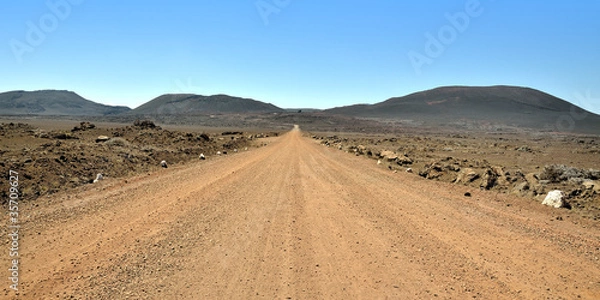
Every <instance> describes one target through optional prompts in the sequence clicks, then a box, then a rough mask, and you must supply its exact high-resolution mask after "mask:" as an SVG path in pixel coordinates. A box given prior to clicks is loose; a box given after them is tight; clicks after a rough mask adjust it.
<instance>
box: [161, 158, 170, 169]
mask: <svg viewBox="0 0 600 300" xmlns="http://www.w3.org/2000/svg"><path fill="white" fill-rule="evenodd" d="M160 166H161V167H163V168H168V167H169V166H168V165H167V161H165V160H163V161H161V162H160Z"/></svg>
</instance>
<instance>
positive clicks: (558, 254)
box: [3, 128, 600, 299]
mask: <svg viewBox="0 0 600 300" xmlns="http://www.w3.org/2000/svg"><path fill="white" fill-rule="evenodd" d="M467 191H469V192H470V193H471V194H472V196H471V197H465V196H464V194H465V192H467ZM36 204H37V206H36ZM22 215H23V228H22V232H23V233H24V234H23V238H22V249H21V253H22V258H21V259H22V265H21V269H20V270H21V273H20V274H21V275H20V276H21V277H20V283H21V284H20V295H19V299H72V298H75V299H434V298H439V299H450V298H452V299H467V298H470V299H473V298H477V299H546V298H549V299H563V298H564V299H576V298H578V297H581V298H583V299H594V298H595V299H600V261H599V260H598V259H599V256H600V250H599V249H600V230H599V226H598V225H597V224H596V223H593V222H591V221H587V220H584V219H581V218H578V217H577V216H570V214H569V213H568V211H561V210H554V209H552V208H549V207H545V206H542V205H540V204H539V203H534V202H533V201H530V200H524V199H517V198H512V197H511V196H507V195H498V194H496V193H492V192H487V191H479V190H472V189H470V188H468V187H464V186H458V185H451V184H446V183H439V182H432V181H427V180H424V179H422V178H420V177H418V176H416V175H414V174H407V173H397V174H394V173H392V172H391V171H389V170H387V169H385V168H383V167H381V166H377V165H376V163H375V162H374V161H373V160H367V159H364V158H359V157H354V156H353V155H350V154H347V153H344V152H343V151H338V150H334V149H331V148H327V147H323V146H320V145H318V144H317V143H316V142H315V141H313V140H311V139H309V138H306V137H303V136H302V132H301V131H300V130H298V129H297V128H296V129H294V130H292V131H290V132H289V133H287V134H285V135H282V136H281V137H279V138H275V139H273V140H272V142H271V143H270V144H269V145H268V146H266V147H262V148H259V149H255V150H252V151H247V152H243V153H239V154H236V155H233V156H229V157H209V158H208V160H207V161H199V162H197V163H191V164H188V165H184V166H173V167H170V168H168V169H161V170H157V171H156V172H153V173H149V174H143V175H140V176H137V177H133V178H128V179H127V180H125V179H112V180H111V179H109V180H105V181H103V182H101V183H100V184H96V185H88V186H86V187H84V188H82V189H79V190H76V191H75V192H71V193H70V194H58V195H54V196H52V197H50V198H42V199H40V200H39V201H38V202H36V203H35V204H34V203H30V204H28V205H23V207H22ZM558 215H560V216H562V217H563V220H562V221H561V220H558V219H557V217H556V216H558ZM567 216H568V217H567ZM5 273H6V272H5ZM5 277H6V276H5ZM8 285H9V283H8V282H6V284H5V286H6V288H5V290H4V295H3V297H12V296H13V295H14V294H13V293H12V292H11V291H10V290H9V289H8Z"/></svg>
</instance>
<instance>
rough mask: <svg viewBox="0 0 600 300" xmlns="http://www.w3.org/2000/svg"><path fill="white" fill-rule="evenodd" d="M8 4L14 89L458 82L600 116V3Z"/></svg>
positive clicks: (135, 98)
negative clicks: (510, 88)
mask: <svg viewBox="0 0 600 300" xmlns="http://www.w3.org/2000/svg"><path fill="white" fill-rule="evenodd" d="M430 2H433V1H398V0H371V1H358V0H344V1H310V0H302V1H300V0H262V1H257V0H239V1H223V0H197V1H151V0H147V1H114V0H105V1H93V0H49V1H32V0H22V1H5V2H4V3H3V8H2V17H1V18H0V28H2V30H1V31H0V42H1V43H0V45H1V47H0V91H9V90H39V89H61V90H72V91H75V92H77V93H78V94H80V95H82V96H83V97H85V98H87V99H90V100H93V101H96V102H101V103H106V104H112V105H126V106H129V107H132V108H134V107H136V106H139V105H141V104H143V103H144V102H147V101H149V100H151V99H152V98H154V97H157V96H159V95H161V94H165V93H196V94H201V95H212V94H219V93H224V94H229V95H234V96H241V97H250V98H254V99H257V100H261V101H265V102H271V103H273V104H275V105H278V106H280V107H315V108H329V107H335V106H341V105H348V104H354V103H375V102H380V101H383V100H386V99H388V98H390V97H394V96H403V95H406V94H409V93H412V92H416V91H421V90H426V89H431V88H435V87H438V86H445V85H477V86H479V85H500V84H502V85H517V86H528V87H532V88H536V89H539V90H542V91H545V92H548V93H550V94H553V95H555V96H558V97H560V98H563V99H565V100H568V101H571V102H573V103H575V104H578V105H580V106H582V107H584V108H586V109H588V110H592V111H594V112H596V113H600V18H598V16H600V2H598V1H595V0H594V1H589V0H585V1H577V2H574V1H570V2H569V1H516V0H495V1H494V0H479V1H477V0H457V1H454V0H448V1H436V2H435V3H430Z"/></svg>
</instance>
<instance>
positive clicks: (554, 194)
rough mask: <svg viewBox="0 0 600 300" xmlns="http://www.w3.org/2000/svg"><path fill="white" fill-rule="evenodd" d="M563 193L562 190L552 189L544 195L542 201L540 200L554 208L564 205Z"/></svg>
mask: <svg viewBox="0 0 600 300" xmlns="http://www.w3.org/2000/svg"><path fill="white" fill-rule="evenodd" d="M565 197H566V195H565V193H564V192H563V191H559V190H554V191H551V192H549V193H548V195H546V198H545V199H544V201H542V204H543V205H548V206H552V207H554V208H561V207H565V204H566V203H565Z"/></svg>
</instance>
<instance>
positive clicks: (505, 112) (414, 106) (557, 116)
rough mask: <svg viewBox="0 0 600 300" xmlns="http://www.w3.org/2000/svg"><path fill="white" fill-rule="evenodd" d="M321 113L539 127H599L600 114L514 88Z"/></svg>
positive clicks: (446, 92)
mask: <svg viewBox="0 0 600 300" xmlns="http://www.w3.org/2000/svg"><path fill="white" fill-rule="evenodd" d="M324 112H325V113H327V114H336V115H345V116H351V117H358V118H374V119H389V120H405V121H414V122H417V123H419V124H423V123H427V124H432V125H443V124H460V123H464V122H480V123H481V122H487V123H494V124H502V125H505V126H512V127H527V128H536V129H542V130H543V129H546V130H558V131H565V130H566V131H573V129H576V128H574V127H577V129H578V130H579V131H582V132H598V130H600V116H598V115H596V114H593V113H591V112H587V111H584V110H583V109H581V108H579V107H577V106H575V105H573V104H571V103H569V102H567V101H565V100H562V99H559V98H557V97H554V96H552V95H549V94H547V93H544V92H541V91H538V90H534V89H530V88H523V87H513V86H491V87H465V86H453V87H440V88H436V89H432V90H428V91H423V92H417V93H414V94H410V95H407V96H404V97H396V98H390V99H388V100H386V101H384V102H380V103H376V104H373V105H369V104H360V105H352V106H345V107H337V108H333V109H328V110H325V111H324ZM582 115H585V118H583V117H581V116H582Z"/></svg>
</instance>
